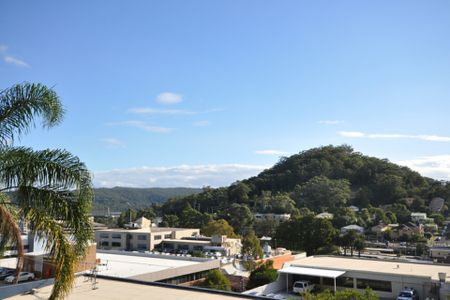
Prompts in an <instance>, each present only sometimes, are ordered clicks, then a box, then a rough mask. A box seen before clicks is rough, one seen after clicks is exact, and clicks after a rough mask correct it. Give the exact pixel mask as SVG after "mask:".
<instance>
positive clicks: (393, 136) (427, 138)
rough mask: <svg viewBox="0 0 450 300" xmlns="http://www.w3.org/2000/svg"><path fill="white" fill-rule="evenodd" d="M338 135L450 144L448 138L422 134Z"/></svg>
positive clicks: (350, 132)
mask: <svg viewBox="0 0 450 300" xmlns="http://www.w3.org/2000/svg"><path fill="white" fill-rule="evenodd" d="M338 133H339V135H341V136H343V137H350V138H369V139H414V140H422V141H431V142H450V136H439V135H424V134H417V135H412V134H397V133H388V134H386V133H364V132H360V131H339V132H338Z"/></svg>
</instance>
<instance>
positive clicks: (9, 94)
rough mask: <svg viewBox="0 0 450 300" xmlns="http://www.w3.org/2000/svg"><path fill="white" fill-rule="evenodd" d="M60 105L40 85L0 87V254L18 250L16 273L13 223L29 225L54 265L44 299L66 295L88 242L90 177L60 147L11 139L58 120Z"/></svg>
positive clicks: (20, 256)
mask: <svg viewBox="0 0 450 300" xmlns="http://www.w3.org/2000/svg"><path fill="white" fill-rule="evenodd" d="M63 115H64V109H63V108H62V105H61V102H60V101H59V98H58V96H57V94H56V93H55V92H54V91H53V90H52V89H50V88H48V87H46V86H44V85H42V84H31V83H23V84H17V85H14V86H12V87H11V88H8V89H6V90H3V91H0V236H1V239H0V255H1V253H4V251H5V247H6V246H9V245H14V244H15V245H16V246H17V249H18V260H17V270H16V271H17V273H18V272H20V270H21V268H22V265H23V247H22V243H21V238H20V230H19V226H18V222H20V221H25V222H28V223H29V224H30V226H31V231H32V234H34V235H36V236H37V237H40V238H42V239H43V240H44V241H45V250H46V251H48V253H49V256H50V259H51V260H52V261H53V263H54V268H55V284H54V287H53V290H52V294H51V296H50V299H61V298H64V297H65V296H67V294H68V293H69V291H70V289H71V287H72V284H73V281H74V271H75V265H76V263H77V262H78V261H80V260H81V259H83V257H84V255H85V252H86V249H87V247H88V244H89V242H90V241H91V240H92V225H91V222H90V221H89V209H90V206H91V203H92V198H93V196H92V195H93V194H92V184H91V177H90V174H89V172H88V170H87V169H86V167H85V165H84V164H83V163H82V162H80V160H79V159H78V158H77V157H76V156H73V155H72V154H70V153H69V152H67V151H65V150H60V149H58V150H50V149H47V150H40V151H35V150H32V149H31V148H26V147H17V146H15V145H14V143H15V142H16V141H18V140H20V138H21V136H23V135H24V134H26V133H28V132H29V130H30V129H31V128H33V127H35V124H36V118H40V119H41V120H42V126H43V127H44V128H50V127H53V126H55V125H57V124H59V123H60V122H61V120H62V117H63Z"/></svg>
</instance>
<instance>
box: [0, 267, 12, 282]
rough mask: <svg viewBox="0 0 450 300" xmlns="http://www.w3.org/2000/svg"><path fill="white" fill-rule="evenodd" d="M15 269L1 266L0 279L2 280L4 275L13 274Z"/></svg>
mask: <svg viewBox="0 0 450 300" xmlns="http://www.w3.org/2000/svg"><path fill="white" fill-rule="evenodd" d="M15 273H16V271H15V270H14V269H7V268H2V269H1V270H0V280H4V279H5V278H6V277H8V276H11V275H14V274H15Z"/></svg>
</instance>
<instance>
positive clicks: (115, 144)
mask: <svg viewBox="0 0 450 300" xmlns="http://www.w3.org/2000/svg"><path fill="white" fill-rule="evenodd" d="M100 141H101V142H102V143H103V144H105V145H106V146H108V147H110V148H124V147H125V143H124V142H122V141H121V140H119V139H116V138H103V139H100Z"/></svg>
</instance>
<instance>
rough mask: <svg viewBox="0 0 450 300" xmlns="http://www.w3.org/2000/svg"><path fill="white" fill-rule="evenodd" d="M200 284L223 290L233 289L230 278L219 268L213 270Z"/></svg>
mask: <svg viewBox="0 0 450 300" xmlns="http://www.w3.org/2000/svg"><path fill="white" fill-rule="evenodd" d="M200 286H202V287H206V288H210V289H214V290H222V291H231V283H230V280H229V279H228V278H227V277H226V276H225V275H223V274H222V272H220V271H219V270H217V269H216V270H211V271H209V272H208V275H206V278H205V281H203V282H202V283H201V284H200Z"/></svg>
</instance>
